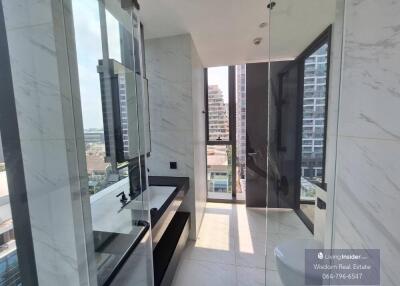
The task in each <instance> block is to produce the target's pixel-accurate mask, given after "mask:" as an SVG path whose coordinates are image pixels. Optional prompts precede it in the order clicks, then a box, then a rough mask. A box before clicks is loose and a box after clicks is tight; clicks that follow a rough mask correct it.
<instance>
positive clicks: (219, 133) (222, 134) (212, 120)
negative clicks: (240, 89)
mask: <svg viewBox="0 0 400 286" xmlns="http://www.w3.org/2000/svg"><path fill="white" fill-rule="evenodd" d="M228 114H229V113H228V110H227V103H225V102H224V96H223V94H222V91H221V89H220V88H219V87H218V85H209V86H208V126H209V140H210V141H216V140H223V141H227V140H229V117H228V116H229V115H228Z"/></svg>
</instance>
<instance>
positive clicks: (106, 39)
mask: <svg viewBox="0 0 400 286" xmlns="http://www.w3.org/2000/svg"><path fill="white" fill-rule="evenodd" d="M72 8H73V9H72V10H73V17H74V29H75V42H76V54H77V65H78V72H79V84H80V86H79V90H80V98H81V107H82V117H83V127H84V141H85V152H86V167H87V178H88V188H89V192H90V194H91V197H90V211H89V210H86V211H85V213H86V216H87V217H90V219H91V222H92V224H91V225H92V230H91V231H92V234H93V244H94V255H93V260H94V261H92V262H93V263H94V265H95V267H96V268H97V280H98V284H99V285H108V284H109V283H110V281H111V280H112V279H113V277H114V276H115V273H117V272H118V271H120V268H121V267H122V264H123V262H124V261H125V260H126V258H127V257H128V256H129V253H130V252H132V250H133V249H134V248H136V247H137V245H138V244H143V246H141V247H142V248H143V251H138V252H139V253H140V255H138V256H137V257H135V265H136V266H137V268H135V269H136V270H135V269H132V272H135V271H136V272H137V274H135V275H133V276H135V279H137V281H141V283H144V285H149V283H151V281H152V270H151V269H152V267H151V265H152V258H151V240H149V232H150V231H149V227H150V216H149V210H148V207H147V200H146V199H145V198H144V196H143V192H144V190H145V189H146V186H147V183H146V173H145V159H144V157H145V154H146V153H147V152H149V151H150V148H149V147H148V146H145V142H149V140H145V139H144V138H145V136H146V135H147V136H149V132H145V131H144V130H146V128H145V127H144V124H145V123H146V124H147V129H148V128H149V126H148V120H145V118H146V116H147V118H148V112H144V109H145V108H148V107H147V106H146V107H145V105H146V104H147V102H148V99H147V96H146V99H143V90H144V89H143V87H142V86H143V85H144V84H145V81H144V80H142V75H141V73H142V69H141V59H140V50H139V42H140V41H139V39H140V30H139V29H140V25H139V23H137V22H136V18H135V16H134V14H133V12H132V11H130V10H123V9H122V8H121V4H120V2H118V1H98V0H89V1H80V0H73V1H72ZM135 27H136V29H135ZM138 27H139V28H138ZM145 88H146V87H145ZM145 91H146V90H145ZM145 114H146V116H145ZM146 150H147V151H146ZM149 265H150V266H149ZM137 269H139V270H137ZM140 269H142V270H143V269H147V271H142V270H140Z"/></svg>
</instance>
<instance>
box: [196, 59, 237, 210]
mask: <svg viewBox="0 0 400 286" xmlns="http://www.w3.org/2000/svg"><path fill="white" fill-rule="evenodd" d="M208 105H209V104H208V68H204V108H205V111H204V114H205V123H206V126H205V132H206V147H205V148H206V168H207V147H208V146H213V145H214V146H215V145H227V146H231V147H232V166H231V167H232V182H231V184H232V199H230V200H225V199H212V198H209V197H208V182H207V201H210V202H211V201H217V202H236V67H235V66H228V105H229V110H228V115H229V140H210V132H209V118H208V116H209V112H208ZM206 174H208V171H207V169H206Z"/></svg>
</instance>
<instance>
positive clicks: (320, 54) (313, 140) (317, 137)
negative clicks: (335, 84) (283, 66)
mask: <svg viewBox="0 0 400 286" xmlns="http://www.w3.org/2000/svg"><path fill="white" fill-rule="evenodd" d="M327 55H328V45H327V44H325V45H323V46H322V47H321V48H320V49H319V50H318V51H316V52H315V53H314V54H312V55H311V56H309V57H308V58H307V60H306V61H305V69H304V101H303V142H302V164H301V169H302V176H303V177H306V178H307V179H308V180H310V181H316V182H321V178H322V170H323V152H324V148H323V146H324V125H325V100H326V70H327Z"/></svg>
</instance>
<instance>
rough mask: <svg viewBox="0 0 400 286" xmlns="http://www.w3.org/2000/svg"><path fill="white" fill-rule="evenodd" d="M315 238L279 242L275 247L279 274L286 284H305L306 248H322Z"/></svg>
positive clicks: (290, 285)
mask: <svg viewBox="0 0 400 286" xmlns="http://www.w3.org/2000/svg"><path fill="white" fill-rule="evenodd" d="M322 248H323V244H322V243H321V242H319V241H317V240H315V239H296V240H289V241H286V242H284V243H281V244H279V245H278V246H277V247H275V249H274V254H275V258H276V265H277V268H278V273H279V276H280V278H281V280H282V283H283V285H285V286H303V285H305V264H304V260H305V258H304V253H305V252H304V250H305V249H322Z"/></svg>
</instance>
